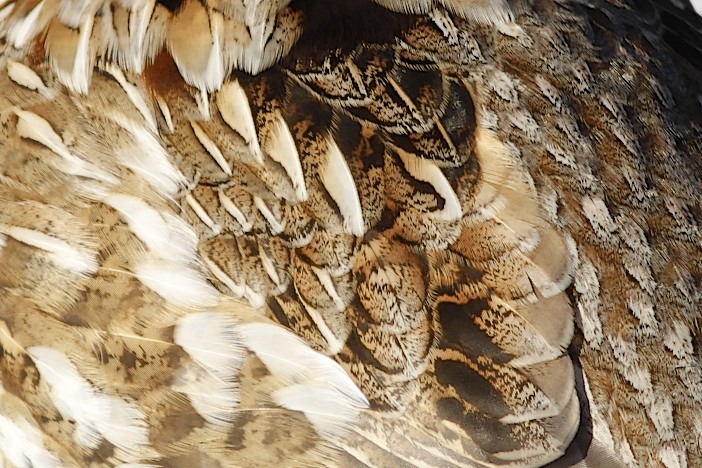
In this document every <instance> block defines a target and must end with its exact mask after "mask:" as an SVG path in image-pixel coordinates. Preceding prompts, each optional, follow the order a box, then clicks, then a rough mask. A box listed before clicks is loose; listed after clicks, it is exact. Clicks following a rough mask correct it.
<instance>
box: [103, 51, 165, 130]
mask: <svg viewBox="0 0 702 468" xmlns="http://www.w3.org/2000/svg"><path fill="white" fill-rule="evenodd" d="M105 70H106V71H107V72H108V73H109V74H110V75H112V76H113V77H114V78H115V80H117V82H118V83H119V85H120V86H121V87H122V89H124V91H125V92H126V93H127V97H129V100H130V101H131V102H132V104H134V107H136V108H137V110H138V111H139V113H140V114H141V115H142V116H143V117H144V120H146V123H148V124H149V130H151V131H152V132H153V133H156V132H157V131H158V129H157V127H156V116H155V115H154V114H153V112H152V111H151V108H150V107H149V105H148V104H147V103H146V99H144V95H143V94H142V92H141V91H140V90H139V88H137V87H136V86H134V85H133V84H131V83H130V82H128V81H127V78H126V77H125V76H124V73H123V72H122V70H121V69H120V68H119V67H117V66H115V65H113V64H109V65H107V66H106V67H105Z"/></svg>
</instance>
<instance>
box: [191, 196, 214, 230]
mask: <svg viewBox="0 0 702 468" xmlns="http://www.w3.org/2000/svg"><path fill="white" fill-rule="evenodd" d="M185 201H186V202H187V204H188V206H190V208H192V210H193V211H194V212H195V214H196V215H197V217H198V218H200V221H202V222H203V223H205V226H207V227H208V228H210V230H211V231H212V232H213V233H214V234H219V233H220V232H222V226H220V225H219V224H217V223H215V222H214V221H213V220H212V218H210V215H208V214H207V211H205V209H204V208H203V207H202V205H200V204H199V203H198V202H197V200H195V198H194V197H193V196H192V195H191V194H187V195H186V196H185Z"/></svg>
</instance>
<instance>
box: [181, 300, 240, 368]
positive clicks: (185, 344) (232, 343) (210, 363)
mask: <svg viewBox="0 0 702 468" xmlns="http://www.w3.org/2000/svg"><path fill="white" fill-rule="evenodd" d="M236 325H237V324H236V321H235V320H234V319H233V318H232V317H230V316H229V315H226V314H221V313H215V312H201V313H197V314H190V315H187V316H185V317H183V318H182V319H180V320H179V321H178V324H177V325H176V329H175V334H174V341H175V342H176V343H177V344H178V345H180V346H181V347H182V348H183V349H185V351H186V352H187V353H188V354H189V355H190V357H192V358H193V359H194V360H195V361H197V362H198V363H199V364H200V365H202V366H203V367H206V368H208V369H209V370H211V371H212V372H213V373H214V374H215V375H217V376H219V377H222V378H228V377H231V376H232V375H233V374H234V373H235V372H236V371H237V369H238V368H239V366H240V365H241V362H242V361H243V359H244V354H243V353H244V349H243V346H242V344H241V343H240V339H239V337H238V335H237V332H236V328H235V327H236Z"/></svg>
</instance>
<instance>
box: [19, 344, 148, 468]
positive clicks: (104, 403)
mask: <svg viewBox="0 0 702 468" xmlns="http://www.w3.org/2000/svg"><path fill="white" fill-rule="evenodd" d="M27 353H28V354H29V356H30V357H31V358H32V360H33V361H34V363H35V365H36V366H37V369H38V370H39V374H40V375H41V377H42V379H43V380H45V381H46V383H47V384H48V385H49V387H50V388H51V394H50V396H51V400H52V402H53V403H54V405H56V409H58V410H59V412H60V413H61V414H62V415H63V416H64V417H66V418H69V419H72V420H74V421H75V422H76V433H75V434H74V437H75V438H76V441H77V442H78V443H79V444H80V445H82V446H83V447H86V448H92V449H94V448H97V447H98V446H99V444H100V440H101V439H103V438H104V439H106V440H107V441H109V442H110V443H112V444H113V445H115V447H117V448H118V449H120V450H122V451H124V453H125V454H133V455H136V454H138V453H140V452H142V451H143V450H144V449H146V448H147V446H148V442H149V434H148V429H147V426H146V421H145V419H144V415H143V413H142V412H141V411H140V410H139V409H137V408H136V407H134V406H133V405H131V404H129V403H127V402H126V401H124V400H122V399H120V398H118V397H115V396H109V395H105V394H103V393H101V392H100V391H99V390H98V389H97V388H94V387H93V386H92V385H90V383H89V382H88V381H87V380H85V379H84V378H83V377H82V376H81V375H80V373H79V372H78V370H77V369H76V367H75V365H73V363H72V362H71V361H70V360H69V359H68V357H67V356H66V355H65V354H64V353H62V352H60V351H57V350H55V349H51V348H47V347H42V346H34V347H31V348H28V349H27Z"/></svg>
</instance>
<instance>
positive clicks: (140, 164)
mask: <svg viewBox="0 0 702 468" xmlns="http://www.w3.org/2000/svg"><path fill="white" fill-rule="evenodd" d="M111 117H112V119H113V120H114V121H115V122H116V123H117V124H119V125H120V126H121V127H122V128H124V129H125V130H127V131H129V132H130V133H131V134H132V136H133V137H134V139H135V140H136V141H135V144H133V145H129V146H125V147H122V148H120V149H118V150H116V153H117V155H118V157H119V158H120V160H121V161H122V164H124V165H125V166H126V167H128V168H129V169H131V170H132V171H133V172H134V173H136V174H138V175H140V176H142V177H143V178H144V179H145V180H146V181H148V183H149V184H150V185H151V186H152V187H154V188H155V189H156V190H158V191H159V192H160V193H161V194H163V195H165V196H166V197H168V198H172V197H174V196H175V194H176V193H177V192H178V190H179V189H180V187H182V186H184V185H185V177H184V176H183V174H181V173H180V171H179V170H178V169H177V168H176V167H175V166H174V165H173V164H172V163H171V161H170V156H169V155H168V152H167V151H166V150H165V148H164V147H163V146H162V145H161V143H160V142H159V141H158V139H157V138H156V136H154V134H153V133H151V132H150V131H149V130H148V129H147V128H146V127H144V126H141V125H138V124H137V123H135V122H133V121H131V120H129V119H127V118H125V117H123V116H121V115H117V114H113V115H112V116H111Z"/></svg>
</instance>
